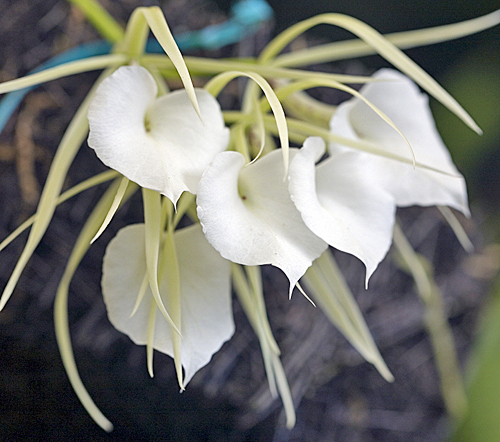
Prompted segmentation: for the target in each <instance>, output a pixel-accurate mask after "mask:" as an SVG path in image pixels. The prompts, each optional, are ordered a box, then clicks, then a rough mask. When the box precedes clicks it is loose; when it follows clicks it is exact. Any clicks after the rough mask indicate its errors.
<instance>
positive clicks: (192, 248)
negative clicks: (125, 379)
mask: <svg viewBox="0 0 500 442" xmlns="http://www.w3.org/2000/svg"><path fill="white" fill-rule="evenodd" d="M144 236H145V234H144V224H135V225H131V226H127V227H124V228H123V229H121V230H120V231H119V232H118V234H117V235H116V237H115V238H114V239H113V240H112V241H111V242H110V243H109V245H108V248H107V249H106V255H105V258H104V264H103V278H102V292H103V296H104V302H105V303H106V308H107V311H108V317H109V319H110V321H111V323H112V324H113V325H114V326H115V327H116V329H117V330H119V331H121V332H123V333H125V334H126V335H127V336H129V337H130V339H132V341H134V342H135V343H136V344H139V345H145V344H146V342H147V335H148V323H149V321H150V315H151V304H152V303H154V299H153V294H152V293H151V290H150V289H149V288H148V289H147V291H146V294H145V296H144V298H143V299H142V301H141V303H140V305H139V307H138V308H137V310H136V311H135V313H134V314H133V315H132V316H131V313H132V312H133V310H134V304H135V303H136V300H137V297H138V294H139V292H140V291H141V284H142V283H143V280H144V275H145V274H146V272H147V270H146V260H145V259H144V255H145V243H144ZM174 238H175V245H176V249H177V253H178V259H179V277H180V289H181V318H182V319H181V333H182V339H181V363H182V366H183V367H184V370H185V384H187V383H188V382H189V381H190V380H191V378H192V377H193V375H194V374H195V373H196V372H197V371H198V370H199V369H200V368H201V367H203V366H204V365H206V364H207V363H208V362H209V361H210V359H211V358H212V355H213V354H214V353H215V352H217V351H218V350H219V349H220V347H221V346H222V344H223V343H224V342H226V341H227V340H228V339H230V338H231V336H232V335H233V333H234V322H233V312H232V308H231V285H230V270H229V262H228V261H226V260H225V259H223V258H221V256H220V255H219V253H217V252H216V251H215V250H214V249H213V248H212V246H211V245H210V244H209V243H208V242H207V240H206V239H205V238H204V236H203V233H202V231H201V228H200V226H199V225H193V226H190V227H187V228H184V229H181V230H178V231H176V232H175V234H174ZM167 286H168V284H167V282H166V276H165V277H164V280H163V281H161V283H160V291H161V296H162V298H163V301H164V302H165V304H168V296H169V293H168V289H167ZM173 333H175V332H173ZM153 347H154V348H155V349H156V350H158V351H161V352H163V353H166V354H168V355H170V356H172V357H173V356H174V351H173V344H172V328H171V326H170V325H169V323H168V322H167V320H166V319H165V318H164V317H163V316H162V315H161V313H160V312H159V311H158V312H157V313H156V320H155V329H154V340H153Z"/></svg>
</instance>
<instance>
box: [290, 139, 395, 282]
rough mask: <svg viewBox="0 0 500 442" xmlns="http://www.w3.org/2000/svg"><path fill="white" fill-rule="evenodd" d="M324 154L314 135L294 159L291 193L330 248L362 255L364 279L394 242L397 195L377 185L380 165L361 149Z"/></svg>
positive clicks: (307, 223) (323, 144)
mask: <svg viewBox="0 0 500 442" xmlns="http://www.w3.org/2000/svg"><path fill="white" fill-rule="evenodd" d="M324 154H325V143H324V141H323V140H322V139H321V138H318V137H310V138H308V139H307V140H306V141H305V143H304V146H303V147H302V148H301V149H300V151H299V152H298V153H297V154H296V155H295V156H294V158H293V160H292V162H291V163H290V181H289V190H290V195H291V198H292V200H293V202H294V203H295V205H296V207H297V209H298V210H299V212H300V213H301V215H302V219H303V220H304V222H305V224H306V225H307V227H308V228H309V229H310V230H311V231H312V232H314V234H316V235H317V236H318V237H320V238H321V239H323V240H324V241H326V242H327V243H328V244H329V245H331V246H332V247H335V248H336V249H339V250H341V251H343V252H347V253H350V254H352V255H354V256H356V257H357V258H359V259H360V260H361V261H363V263H364V264H365V266H366V282H368V279H369V278H370V276H371V274H372V273H373V272H374V271H375V269H376V268H377V266H378V264H379V263H380V261H382V259H383V258H384V256H385V255H386V253H387V251H388V250H389V247H390V245H391V242H392V229H393V226H394V218H395V205H394V198H392V196H391V195H389V193H388V192H387V191H385V190H384V189H383V188H382V187H381V186H380V185H378V183H377V179H376V173H377V169H376V168H374V167H373V166H372V164H371V163H370V159H371V158H369V157H366V156H359V155H358V154H357V152H352V151H344V152H337V153H334V154H332V155H331V156H330V157H329V158H327V159H326V160H324V161H322V162H320V163H319V164H317V165H316V163H317V162H318V161H319V160H320V159H321V158H322V157H323V156H324Z"/></svg>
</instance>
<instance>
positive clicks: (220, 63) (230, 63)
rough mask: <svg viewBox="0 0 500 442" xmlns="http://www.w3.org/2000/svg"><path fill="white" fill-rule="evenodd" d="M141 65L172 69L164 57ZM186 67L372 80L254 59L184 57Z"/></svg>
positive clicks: (196, 71) (198, 71) (202, 71)
mask: <svg viewBox="0 0 500 442" xmlns="http://www.w3.org/2000/svg"><path fill="white" fill-rule="evenodd" d="M139 61H140V63H141V64H151V65H154V66H156V67H157V68H158V69H168V70H171V69H172V68H173V65H172V62H171V61H170V60H169V59H168V58H167V57H165V56H164V55H157V54H145V55H144V56H143V57H141V58H140V60H139ZM184 61H185V62H186V65H187V67H188V68H189V70H190V71H191V72H192V73H193V75H194V76H196V77H198V76H200V77H203V76H211V75H215V74H220V73H221V72H227V71H243V72H247V73H255V74H259V75H262V76H263V77H264V78H289V79H292V80H310V79H311V78H317V79H318V80H319V79H325V80H326V79H328V80H335V81H338V82H340V83H360V84H362V83H368V82H372V81H373V79H371V78H369V77H362V76H356V75H341V74H327V73H324V72H311V71H306V70H300V69H284V68H279V67H278V68H277V67H274V66H266V65H260V64H257V63H256V60H255V59H241V60H232V59H220V60H216V59H212V58H202V57H190V56H187V57H184Z"/></svg>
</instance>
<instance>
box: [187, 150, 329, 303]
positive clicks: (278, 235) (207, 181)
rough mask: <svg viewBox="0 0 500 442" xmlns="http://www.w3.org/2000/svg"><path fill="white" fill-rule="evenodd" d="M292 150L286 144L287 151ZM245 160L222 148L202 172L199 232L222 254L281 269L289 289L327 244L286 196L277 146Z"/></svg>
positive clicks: (292, 152)
mask: <svg viewBox="0 0 500 442" xmlns="http://www.w3.org/2000/svg"><path fill="white" fill-rule="evenodd" d="M296 151H297V149H290V154H291V157H293V155H294V154H295V153H296ZM244 165H245V159H244V157H243V155H241V154H239V153H237V152H223V153H221V154H219V155H217V157H216V158H215V159H214V161H213V163H212V164H211V165H210V166H209V167H208V168H207V170H206V171H205V173H204V174H203V176H202V178H201V181H200V185H199V187H198V195H197V200H196V202H197V205H198V217H199V218H200V222H201V225H202V227H203V232H204V233H205V236H206V237H207V239H208V241H209V242H210V243H211V244H212V246H214V248H215V249H217V250H218V251H219V252H220V253H221V255H222V256H223V257H224V258H226V259H229V260H231V261H233V262H235V263H238V264H243V265H250V266H251V265H262V264H272V265H274V266H275V267H278V268H280V269H281V270H283V272H284V273H285V274H286V275H287V277H288V279H289V280H290V293H291V291H292V290H293V288H294V286H295V284H296V283H297V281H298V280H299V279H300V278H301V277H302V276H303V275H304V273H305V272H306V270H307V268H308V267H309V266H310V265H311V264H312V262H313V261H314V260H315V259H316V258H318V257H319V256H320V255H321V254H322V253H323V252H324V251H325V250H326V247H327V245H326V243H325V242H324V241H322V240H321V239H319V238H318V237H317V236H316V235H314V234H313V233H312V232H311V231H310V230H309V229H308V228H307V227H306V225H305V224H304V222H303V221H302V218H301V216H300V214H299V212H298V211H297V209H296V208H295V205H294V204H293V202H292V200H291V199H290V195H289V194H288V189H287V184H286V182H284V181H283V173H284V170H283V158H282V157H281V152H280V151H279V150H275V151H273V152H271V153H269V154H267V155H266V156H264V157H262V158H260V159H259V160H257V161H256V162H254V163H252V164H249V165H247V166H246V167H243V166H244Z"/></svg>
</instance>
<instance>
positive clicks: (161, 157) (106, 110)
mask: <svg viewBox="0 0 500 442" xmlns="http://www.w3.org/2000/svg"><path fill="white" fill-rule="evenodd" d="M157 91H158V88H157V86H156V84H155V81H154V79H153V77H152V75H151V74H150V73H149V72H148V71H147V70H146V69H145V68H143V67H141V66H122V67H120V68H119V69H117V70H116V71H115V72H114V73H113V74H112V75H110V76H109V77H108V78H106V79H105V80H104V81H103V82H102V84H101V85H100V86H99V87H98V89H97V91H96V94H95V97H94V99H93V101H92V103H91V105H90V108H89V112H88V119H89V127H90V134H89V139H88V143H89V146H90V147H91V148H93V149H94V150H95V151H96V154H97V156H98V157H99V158H100V159H101V161H102V162H103V163H104V164H106V165H107V166H108V167H111V168H112V169H115V170H117V171H118V172H120V173H121V174H123V175H125V176H126V177H127V178H129V179H130V180H132V181H134V182H136V183H137V184H139V185H140V186H142V187H145V188H148V189H152V190H156V191H158V192H160V193H162V194H163V195H165V196H167V197H168V198H169V199H170V200H171V201H172V202H173V203H174V204H175V203H176V202H177V200H178V198H179V196H180V195H181V193H182V192H183V191H185V190H187V191H189V192H191V193H196V191H197V187H198V182H199V180H200V177H201V175H202V173H203V171H204V170H205V168H206V167H207V166H208V164H210V162H211V161H212V160H213V158H214V156H215V155H217V154H218V153H219V152H222V151H224V150H225V149H226V148H227V145H228V142H229V129H228V128H226V127H225V126H224V120H223V117H222V112H221V110H220V106H219V104H218V102H217V100H216V99H215V98H214V97H213V96H212V95H210V94H209V93H208V92H207V91H205V90H204V89H196V91H195V92H196V97H197V100H198V103H199V105H200V111H201V116H202V121H200V118H199V117H198V115H197V114H196V111H195V110H194V108H193V105H192V103H191V101H190V99H189V97H188V94H187V92H186V91H185V90H178V91H175V92H171V93H168V94H165V95H163V96H161V97H159V98H156V95H157Z"/></svg>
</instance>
